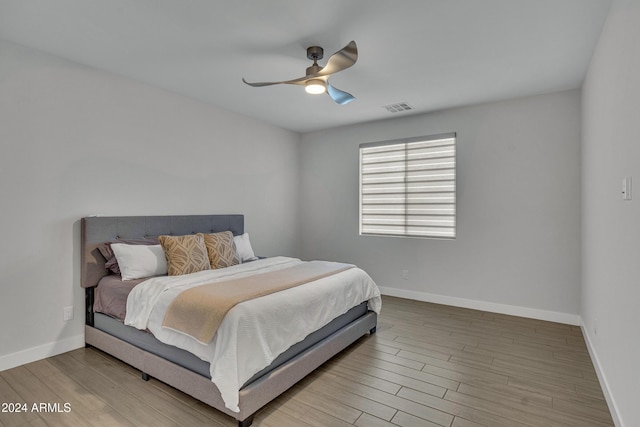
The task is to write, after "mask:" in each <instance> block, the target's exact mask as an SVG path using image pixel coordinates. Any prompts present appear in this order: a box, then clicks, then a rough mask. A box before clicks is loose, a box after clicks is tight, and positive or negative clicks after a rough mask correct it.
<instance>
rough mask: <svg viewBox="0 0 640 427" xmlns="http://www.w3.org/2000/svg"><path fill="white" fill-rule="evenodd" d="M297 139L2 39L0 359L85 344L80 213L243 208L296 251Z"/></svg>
mask: <svg viewBox="0 0 640 427" xmlns="http://www.w3.org/2000/svg"><path fill="white" fill-rule="evenodd" d="M299 139H300V136H299V135H298V134H295V133H292V132H289V131H285V130H282V129H279V128H276V127H273V126H271V125H266V124H263V123H260V122H257V121H255V120H252V119H249V118H246V117H243V116H240V115H237V114H233V113H229V112H226V111H224V110H220V109H216V108H213V107H210V106H206V105H204V104H201V103H199V102H196V101H193V100H190V99H187V98H184V97H181V96H178V95H175V94H172V93H168V92H166V91H162V90H159V89H156V88H153V87H149V86H146V85H143V84H139V83H136V82H133V81H131V80H127V79H124V78H120V77H118V76H114V75H111V74H108V73H104V72H100V71H97V70H94V69H90V68H86V67H83V66H79V65H75V64H72V63H70V62H66V61H63V60H61V59H57V58H54V57H52V56H48V55H45V54H42V53H39V52H36V51H34V50H30V49H26V48H22V47H20V46H18V45H15V44H12V43H8V42H2V41H0V201H1V203H2V207H1V214H0V219H1V220H0V235H1V236H2V238H3V244H2V245H1V246H0V272H1V275H0V370H3V369H6V368H9V367H12V366H16V365H20V364H22V363H26V362H28V361H30V360H34V359H38V358H41V357H46V356H48V355H50V354H53V353H58V352H61V351H66V350H68V349H70V348H74V347H78V346H81V345H83V344H84V338H83V326H82V325H83V322H84V315H83V313H84V311H83V307H84V294H83V292H82V290H81V288H80V284H79V273H80V267H79V222H78V221H79V219H80V218H81V217H83V216H86V215H90V214H104V215H162V214H206V213H244V214H245V215H246V217H245V223H246V229H247V230H248V231H249V232H250V234H251V238H252V242H253V245H254V249H255V250H256V252H257V253H259V254H264V255H277V254H287V255H295V254H296V253H297V249H298V240H297V237H298V236H297V230H296V229H295V227H293V226H292V225H294V224H296V221H297V218H298V212H297V206H298V204H297V192H298V172H299V170H298V166H299ZM69 305H73V306H74V308H75V319H74V320H73V321H71V322H66V323H65V322H63V307H65V306H69Z"/></svg>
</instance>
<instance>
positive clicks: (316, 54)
mask: <svg viewBox="0 0 640 427" xmlns="http://www.w3.org/2000/svg"><path fill="white" fill-rule="evenodd" d="M323 56H324V49H322V48H321V47H320V46H311V47H309V48H307V58H309V59H311V60H313V65H311V66H310V67H308V68H307V72H306V75H305V76H304V77H300V78H297V79H293V80H286V81H282V82H256V83H249V82H248V81H246V80H245V79H244V78H243V79H242V81H243V82H245V83H246V84H248V85H249V86H253V87H261V86H271V85H277V84H291V85H300V86H304V87H305V90H306V91H307V93H311V94H320V93H325V92H326V93H327V94H329V96H330V97H331V99H333V100H334V101H335V102H337V103H338V104H341V105H344V104H347V103H349V102H351V101H353V100H354V99H356V98H355V97H354V96H353V95H351V94H350V93H347V92H345V91H342V90H340V89H336V88H335V87H333V86H331V84H330V83H329V76H330V75H331V74H334V73H337V72H338V71H342V70H346V69H347V68H349V67H351V66H352V65H353V64H355V63H356V61H357V60H358V46H356V42H354V41H351V42H349V44H348V45H346V46H345V47H343V48H342V49H340V50H339V51H337V52H336V53H334V54H333V55H331V57H330V58H329V60H328V61H327V65H325V66H324V67H321V66H320V65H318V60H319V59H322V57H323Z"/></svg>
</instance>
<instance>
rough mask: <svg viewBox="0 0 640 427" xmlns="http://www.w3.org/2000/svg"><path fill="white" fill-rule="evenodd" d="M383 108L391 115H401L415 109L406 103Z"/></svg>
mask: <svg viewBox="0 0 640 427" xmlns="http://www.w3.org/2000/svg"><path fill="white" fill-rule="evenodd" d="M382 108H386V109H387V111H388V112H390V113H400V112H402V111H409V110H413V107H412V106H411V105H409V104H408V103H406V102H399V103H397V104H389V105H385V106H383V107H382Z"/></svg>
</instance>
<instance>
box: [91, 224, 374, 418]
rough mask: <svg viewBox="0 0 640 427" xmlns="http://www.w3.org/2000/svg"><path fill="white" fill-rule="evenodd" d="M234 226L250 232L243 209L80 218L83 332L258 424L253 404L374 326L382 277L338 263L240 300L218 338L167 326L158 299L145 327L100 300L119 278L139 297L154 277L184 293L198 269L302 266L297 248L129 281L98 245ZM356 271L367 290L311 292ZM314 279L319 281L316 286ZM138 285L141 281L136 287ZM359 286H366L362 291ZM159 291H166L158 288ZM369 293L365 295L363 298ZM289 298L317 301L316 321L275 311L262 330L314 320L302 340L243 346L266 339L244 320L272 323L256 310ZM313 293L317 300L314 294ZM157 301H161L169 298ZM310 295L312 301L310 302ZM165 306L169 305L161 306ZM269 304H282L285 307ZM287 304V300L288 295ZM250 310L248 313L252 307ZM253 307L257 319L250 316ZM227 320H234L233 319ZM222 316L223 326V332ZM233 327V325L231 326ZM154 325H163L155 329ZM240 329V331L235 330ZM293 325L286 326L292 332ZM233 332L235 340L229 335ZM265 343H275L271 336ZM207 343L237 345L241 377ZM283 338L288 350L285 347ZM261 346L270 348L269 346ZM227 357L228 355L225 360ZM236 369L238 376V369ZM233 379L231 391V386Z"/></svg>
mask: <svg viewBox="0 0 640 427" xmlns="http://www.w3.org/2000/svg"><path fill="white" fill-rule="evenodd" d="M227 231H228V232H231V234H232V235H233V236H243V235H244V233H245V230H244V216H243V215H237V214H232V215H183V216H128V217H99V216H98V217H87V218H82V219H81V257H82V260H81V270H82V271H81V285H82V287H83V288H85V290H86V325H85V341H86V344H87V346H93V347H95V348H98V349H100V350H102V351H104V352H106V353H108V354H111V355H113V356H114V357H116V358H118V359H120V360H122V361H124V362H126V363H128V364H129V365H131V366H133V367H135V368H136V369H138V370H140V371H141V372H142V378H143V379H148V378H149V377H154V378H156V379H158V380H160V381H163V382H165V383H167V384H169V385H171V386H172V387H174V388H176V389H178V390H180V391H182V392H184V393H187V394H189V395H191V396H193V397H195V398H196V399H199V400H200V401H202V402H204V403H206V404H208V405H210V406H212V407H214V408H216V409H218V410H219V411H221V412H223V413H225V414H227V415H229V416H231V417H233V418H235V419H236V420H237V421H238V425H239V426H240V427H246V426H249V425H251V423H252V421H253V416H254V414H255V413H256V412H257V411H258V410H259V409H260V408H262V407H263V406H264V405H266V404H267V403H269V402H270V401H271V400H273V399H274V398H276V397H277V396H278V395H280V394H281V393H283V392H284V391H286V390H287V389H289V388H290V387H291V386H293V385H294V384H295V383H297V382H298V381H300V380H301V379H302V378H304V377H305V376H306V375H307V374H309V373H310V372H312V371H313V370H314V369H316V368H317V367H319V366H320V365H322V364H323V363H324V362H326V361H327V360H329V359H330V358H331V357H333V356H334V355H336V354H337V353H339V352H340V351H342V350H343V349H345V348H346V347H348V346H349V345H350V344H352V343H353V342H355V341H356V340H358V339H360V338H361V337H363V336H364V335H367V334H373V333H375V330H376V324H377V314H376V312H378V311H379V308H380V298H379V291H378V290H377V287H375V284H373V288H375V289H373V288H371V285H370V284H369V283H368V281H370V278H368V276H367V275H366V273H364V272H361V270H359V269H357V268H349V267H348V266H347V267H345V268H347V269H346V270H344V269H342V270H337V272H331V273H330V275H329V276H327V277H325V276H317V280H313V281H312V282H311V283H305V284H302V285H298V286H295V287H291V288H290V289H285V290H282V291H280V292H275V293H273V294H270V295H266V296H263V297H261V298H256V299H253V300H250V301H245V302H243V303H241V304H238V305H237V306H235V307H234V308H232V309H231V310H230V311H229V312H228V313H227V316H226V317H225V318H224V319H223V320H222V323H220V329H218V331H217V332H216V333H215V335H214V339H213V341H211V342H210V343H208V344H207V342H206V341H200V340H198V339H192V337H191V336H190V335H187V337H188V338H185V336H184V335H185V334H184V333H180V332H179V331H174V330H173V329H172V328H170V327H166V325H165V326H163V327H160V326H158V324H153V323H151V322H152V321H153V318H154V317H158V316H159V314H157V313H156V311H158V312H159V313H161V314H163V313H164V312H163V311H160V309H157V310H156V311H154V312H153V314H149V315H148V316H147V317H146V318H147V319H149V323H148V324H147V323H144V324H143V326H142V327H141V326H139V325H137V326H136V327H132V326H128V325H127V324H132V325H135V322H133V323H132V321H131V319H127V320H126V321H125V320H124V319H122V318H121V317H122V316H120V315H117V313H113V312H110V311H109V310H104V309H103V308H104V306H105V305H106V304H104V303H102V304H101V303H100V300H101V298H104V296H103V294H105V292H106V291H102V294H101V293H100V292H101V290H103V289H108V287H109V286H112V288H113V289H116V291H117V292H120V293H123V294H124V295H125V298H126V300H127V303H128V304H132V303H131V301H136V299H135V298H134V296H133V295H134V294H141V293H144V292H142V291H144V289H145V286H146V289H152V290H154V289H157V286H158V285H157V284H156V282H155V281H157V283H160V284H162V286H166V287H165V288H163V289H164V290H165V291H163V293H162V294H161V295H165V294H170V293H171V292H173V293H177V292H174V289H183V288H184V287H185V286H186V285H185V283H187V282H188V283H193V284H198V283H201V281H202V280H204V279H200V278H197V280H196V276H198V274H202V275H205V274H206V275H207V278H209V276H208V275H211V277H218V276H217V275H219V276H221V277H222V276H224V279H223V278H220V279H215V280H213V281H214V282H215V281H216V280H220V281H222V280H230V279H228V277H231V279H233V280H249V279H246V277H249V276H252V275H253V274H257V273H260V274H262V275H260V276H255V277H257V278H258V280H262V278H265V279H264V280H266V277H268V276H269V274H280V273H279V272H278V271H285V268H290V269H292V270H293V269H295V268H296V267H303V268H306V266H307V263H304V262H302V261H300V260H296V259H294V258H286V257H274V258H267V259H258V260H255V261H251V262H245V263H241V264H239V265H234V266H230V267H226V268H223V269H218V270H215V271H211V272H200V273H194V274H190V275H184V276H182V277H174V278H172V277H168V278H167V277H157V278H152V279H150V280H146V278H144V279H142V280H137V281H122V280H121V277H120V276H118V275H115V274H113V273H112V272H111V271H110V270H109V268H108V266H107V263H108V260H107V259H106V258H105V256H104V255H103V254H102V253H101V248H102V247H104V245H105V242H124V243H129V242H134V241H142V240H153V239H157V238H158V236H165V235H168V236H189V235H195V234H197V233H221V232H227ZM303 264H304V265H303ZM286 271H290V270H286ZM271 272H273V273H271ZM123 275H124V273H123ZM356 275H357V276H356ZM227 276H228V277H227ZM203 277H204V276H203ZM274 277H279V276H274ZM350 277H351V278H355V277H357V278H356V279H353V280H355V281H356V282H357V283H360V282H362V283H363V284H362V285H361V286H362V289H363V290H359V289H360V288H357V290H356V291H354V290H351V289H350V288H349V290H347V291H346V292H347V293H348V294H349V298H347V299H349V302H343V300H345V298H343V297H342V296H340V297H338V298H335V297H332V296H329V297H322V299H321V300H322V301H325V299H324V298H330V299H331V303H324V302H323V303H319V302H318V301H317V300H314V298H316V299H317V295H321V294H315V292H316V291H317V290H318V288H319V285H320V284H322V285H323V286H322V288H323V289H324V288H326V289H328V291H324V290H323V291H322V292H334V291H333V290H332V289H336V291H335V292H338V291H337V289H339V288H338V286H343V285H342V284H341V283H340V282H345V281H348V280H351V279H350ZM207 280H209V279H207ZM251 280H253V279H251ZM365 282H366V283H365ZM371 282H372V281H371ZM224 283H231V282H224ZM234 283H235V282H234ZM193 286H195V285H193ZM314 286H315V287H316V288H313V287H314ZM357 286H360V285H357ZM357 286H356V287H357ZM333 287H335V288H333ZM123 289H124V290H123ZM134 289H135V291H134ZM139 290H142V291H141V292H137V291H139ZM167 290H168V291H167ZM154 292H155V291H154ZM358 292H361V293H360V294H359V293H358ZM130 294H131V295H132V296H131V297H129V296H128V295H130ZM352 294H355V296H351V295H352ZM363 295H364V296H363ZM136 298H137V297H136ZM157 298H158V299H160V298H161V297H157ZM362 298H365V299H363V300H362V301H360V299H362ZM305 300H306V302H305ZM292 301H295V304H301V307H302V310H303V311H305V310H306V311H309V312H314V310H315V313H316V317H317V319H316V318H315V317H314V318H313V321H312V322H311V321H309V320H307V319H302V320H300V321H299V322H279V321H277V319H276V320H275V321H274V325H273V328H274V332H271V331H270V330H269V329H270V328H264V327H263V328H262V329H263V331H262V332H260V333H265V330H266V331H267V332H266V333H267V334H268V333H272V334H274V333H277V331H278V329H277V328H280V327H282V326H281V325H280V324H281V323H289V324H291V325H293V324H298V323H299V324H302V325H304V327H305V328H311V329H310V330H309V331H307V332H309V333H308V334H307V333H306V332H305V333H304V337H303V339H302V338H301V340H299V341H295V340H294V341H295V342H293V343H282V342H280V343H278V344H277V345H278V346H280V347H277V348H278V350H277V351H275V352H274V353H273V354H271V350H272V349H268V351H266V350H265V351H258V352H254V351H252V350H246V348H248V347H244V346H245V345H249V343H251V345H253V343H254V341H256V342H257V341H265V340H264V338H261V339H256V338H252V335H251V334H253V333H254V332H253V330H249V329H250V328H246V327H245V325H246V324H247V323H252V322H253V323H254V324H257V325H264V324H268V322H267V321H265V320H264V319H266V318H268V316H267V315H265V316H267V317H260V316H262V314H261V313H262V312H261V311H259V310H262V308H261V307H272V306H274V305H275V304H291V303H292ZM313 301H315V303H314V304H311V303H312V302H313ZM267 302H268V304H267ZM158 304H159V305H160V306H162V304H160V303H158ZM303 304H308V305H307V306H303ZM323 304H324V305H323ZM340 304H343V305H344V307H340ZM334 306H336V307H334ZM95 307H97V308H98V311H96V310H94V308H95ZM134 307H135V305H130V306H129V309H128V310H127V311H129V312H130V313H127V314H130V317H135V316H134V315H133V314H131V313H134V312H136V310H135V309H134ZM329 307H331V310H338V312H336V313H334V314H330V313H331V310H329ZM319 308H322V309H319ZM164 309H167V308H166V307H164ZM265 310H271V311H274V312H275V311H280V312H285V310H282V309H280V310H273V309H265ZM287 310H289V306H288V305H287ZM345 310H346V311H345ZM116 311H118V310H116ZM243 313H244V314H243ZM247 313H250V314H249V315H248V314H247ZM243 315H244V316H247V315H248V316H249V317H251V318H252V320H251V322H249V321H247V320H246V319H244V318H243V317H242V316H243ZM136 316H137V314H136ZM163 316H164V314H163ZM254 316H255V319H253V317H254ZM269 316H273V314H269ZM143 317H144V316H143ZM136 319H137V317H136ZM165 320H166V318H165ZM227 325H232V326H230V327H229V328H228V327H227ZM276 325H277V327H276ZM223 326H224V327H225V329H224V333H223V329H222V328H223ZM270 326H271V325H270ZM138 328H140V329H138ZM243 328H244V329H243ZM227 329H229V330H230V331H232V332H227ZM258 329H260V328H258ZM150 331H155V332H157V333H156V335H157V337H156V336H154V335H153V333H150ZM237 331H241V332H237ZM287 331H288V330H287ZM155 332H154V333H155ZM255 333H256V334H257V333H259V332H255ZM296 333H302V332H296ZM233 334H237V335H238V336H241V337H240V338H237V337H235V336H234V335H233ZM286 334H289V332H287V333H286ZM286 334H285V335H286ZM165 335H167V336H169V338H167V337H166V336H165ZM245 335H246V336H245ZM229 337H231V338H229ZM162 341H164V342H162ZM236 341H237V342H239V343H240V344H238V345H237V347H236V346H235V345H236ZM275 341H279V340H275ZM230 342H232V343H233V344H234V346H232V345H230V344H229V343H230ZM185 343H186V344H185ZM216 343H217V344H216ZM263 345H264V344H263ZM266 345H268V346H271V345H275V344H271V342H269V343H268V344H266ZM205 347H211V348H213V349H214V353H215V352H220V351H223V350H224V351H226V349H227V348H229V349H233V351H232V352H231V353H230V354H232V355H234V357H235V353H234V352H236V353H237V354H238V355H239V356H238V358H237V359H238V360H236V361H235V362H233V363H235V365H237V366H235V365H234V369H237V371H238V372H237V381H236V382H235V383H234V382H233V381H231V384H228V382H227V381H226V380H222V379H220V378H219V376H218V373H217V372H218V371H220V370H222V371H225V372H226V371H228V370H229V369H230V368H227V367H226V366H225V365H224V363H227V362H225V361H224V360H226V359H229V356H228V355H227V356H223V358H222V359H219V358H214V357H213V356H211V358H209V356H207V357H205V356H204V355H203V354H204V353H202V352H204V351H205V350H204V348H205ZM283 348H284V350H282V349H283ZM221 349H222V350H221ZM281 350H282V351H281ZM262 353H265V354H267V355H262ZM275 353H278V354H275ZM255 354H260V355H261V356H260V357H254V355H255ZM240 356H242V357H240ZM249 356H250V357H249ZM261 358H262V359H261ZM255 359H258V360H255ZM221 360H223V361H222V362H221ZM267 362H268V364H266V365H265V366H262V367H260V366H261V365H260V363H267ZM258 367H260V369H258ZM235 374H236V373H234V375H235ZM232 377H233V378H235V376H232ZM234 381H235V380H234ZM216 383H218V384H220V386H218V385H216ZM230 388H231V390H232V391H233V393H231V392H230V391H229V390H230ZM236 388H237V390H236ZM221 390H222V391H221Z"/></svg>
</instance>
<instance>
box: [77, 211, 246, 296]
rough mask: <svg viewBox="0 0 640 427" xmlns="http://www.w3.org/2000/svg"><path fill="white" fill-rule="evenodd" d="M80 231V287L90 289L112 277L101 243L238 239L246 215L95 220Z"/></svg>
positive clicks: (90, 219) (84, 221)
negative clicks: (206, 236) (227, 235)
mask: <svg viewBox="0 0 640 427" xmlns="http://www.w3.org/2000/svg"><path fill="white" fill-rule="evenodd" d="M80 229H81V231H80V235H81V237H80V239H81V253H82V260H81V266H82V267H81V268H82V271H81V276H80V277H81V279H80V284H81V285H82V287H83V288H89V287H93V286H97V285H98V282H99V281H100V279H101V278H103V277H104V276H106V275H107V274H109V271H108V270H107V269H106V268H105V266H104V265H105V263H106V260H105V259H104V257H103V256H102V254H101V253H100V251H99V250H98V249H97V247H98V245H99V244H100V243H103V242H109V241H114V240H118V239H144V238H153V237H158V236H160V235H167V234H168V235H174V236H180V235H185V234H195V233H217V232H220V231H231V232H232V233H233V235H234V236H237V235H240V234H243V233H244V215H237V214H232V215H176V216H113V217H102V216H96V217H87V218H82V220H81V226H80Z"/></svg>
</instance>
